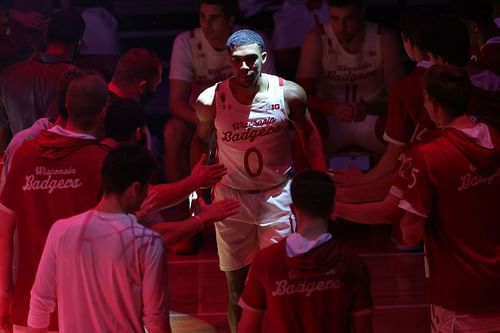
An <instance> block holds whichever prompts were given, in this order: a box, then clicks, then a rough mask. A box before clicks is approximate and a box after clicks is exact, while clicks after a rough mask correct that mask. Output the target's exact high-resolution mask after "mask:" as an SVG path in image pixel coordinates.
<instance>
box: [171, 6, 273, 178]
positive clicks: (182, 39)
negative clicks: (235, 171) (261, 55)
mask: <svg viewBox="0 0 500 333" xmlns="http://www.w3.org/2000/svg"><path fill="white" fill-rule="evenodd" d="M236 10H237V8H236V6H235V4H234V3H233V1H230V0H202V1H200V7H199V22H200V27H198V28H195V29H192V30H189V31H184V32H182V33H180V34H179V35H178V36H177V37H176V38H175V41H174V45H173V47H172V57H171V66H170V74H169V85H170V86H169V111H170V114H171V116H172V117H171V118H170V119H169V120H168V122H167V123H166V125H165V128H164V131H163V134H164V146H165V152H164V153H165V155H164V156H165V173H166V177H167V180H168V181H170V182H173V181H177V180H180V179H182V178H184V177H186V176H187V175H189V171H190V168H189V149H186V147H189V146H190V145H191V140H192V138H193V135H194V132H195V127H196V114H195V112H194V106H195V103H196V98H197V97H198V95H199V94H200V93H201V92H202V91H203V90H205V89H206V88H208V87H210V86H211V85H213V84H215V83H216V82H219V81H222V80H225V79H227V78H229V77H230V76H231V75H232V73H231V65H230V64H229V62H228V61H227V54H226V40H227V38H228V37H229V36H230V35H231V34H232V33H233V32H234V31H236V30H237V29H236V27H235V25H234V19H235V15H236ZM264 72H266V73H274V63H273V61H269V62H267V63H266V65H265V66H264Z"/></svg>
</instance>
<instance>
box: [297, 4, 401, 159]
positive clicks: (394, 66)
mask: <svg viewBox="0 0 500 333" xmlns="http://www.w3.org/2000/svg"><path fill="white" fill-rule="evenodd" d="M328 4H329V13H330V17H331V21H330V22H328V23H325V24H323V25H322V26H320V27H318V28H317V29H315V30H313V31H311V32H310V33H309V34H308V35H307V36H306V38H305V40H304V44H303V46H302V53H301V59H300V62H299V67H298V69H297V82H299V83H300V84H301V85H302V86H303V87H304V88H305V89H306V91H307V93H308V96H309V104H308V106H309V108H310V109H311V110H312V111H313V112H317V113H319V114H323V115H327V116H328V117H327V119H328V125H329V126H328V127H329V128H328V132H329V134H328V135H327V136H326V139H325V141H324V142H325V149H326V153H327V154H332V153H334V152H337V151H338V150H340V149H342V148H345V147H348V146H359V147H363V148H365V149H367V150H369V151H371V152H376V153H381V152H383V151H384V149H385V144H383V142H382V140H381V135H380V137H377V136H376V133H375V126H376V123H377V119H378V117H379V114H383V113H385V111H386V110H385V109H386V91H387V88H388V87H389V86H390V85H391V84H393V83H395V82H397V81H399V80H400V79H401V78H402V77H403V75H404V69H403V62H402V57H401V45H400V42H399V37H398V36H397V35H396V33H394V32H392V31H390V30H387V29H385V28H383V27H381V26H379V25H378V24H374V23H370V22H365V21H364V19H363V16H364V7H363V4H362V1H361V0H350V1H345V0H344V1H340V0H329V1H328ZM380 134H382V132H380Z"/></svg>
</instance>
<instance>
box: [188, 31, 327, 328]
mask: <svg viewBox="0 0 500 333" xmlns="http://www.w3.org/2000/svg"><path fill="white" fill-rule="evenodd" d="M226 47H227V53H228V56H229V61H230V64H231V67H232V73H233V76H232V77H231V78H230V79H226V80H224V81H221V82H219V83H217V84H215V85H213V86H211V87H210V88H208V89H206V90H204V91H203V93H201V94H200V96H199V97H198V101H197V104H196V114H197V116H198V127H197V137H196V138H195V139H196V140H195V141H194V143H195V144H197V145H200V146H201V147H197V148H198V149H200V150H205V151H207V150H208V147H213V145H214V142H212V140H213V138H214V137H215V138H216V139H217V154H218V160H219V162H220V163H222V164H223V165H224V166H225V167H226V169H227V175H225V176H224V177H223V178H222V180H221V181H220V182H219V183H217V185H216V186H215V188H214V199H215V200H221V199H228V198H232V199H236V200H239V201H240V202H241V205H242V207H241V210H240V213H239V214H237V215H235V216H233V217H230V218H227V219H225V220H223V221H221V222H218V223H216V224H215V229H216V234H217V247H218V252H219V262H220V268H221V270H222V271H224V272H225V273H226V279H227V283H228V291H229V306H228V317H229V324H230V327H231V330H232V332H235V331H236V325H237V321H238V319H239V315H240V311H241V310H240V308H239V307H238V304H237V302H238V299H239V296H240V294H241V291H242V290H243V285H244V281H245V279H246V276H247V272H248V268H249V265H250V264H251V263H252V261H253V258H254V256H255V254H256V253H257V251H258V250H259V248H264V247H266V246H268V245H270V244H272V243H276V242H278V241H279V240H280V239H282V238H283V237H285V236H286V235H288V234H289V233H290V228H291V225H290V217H291V213H290V210H289V204H290V186H289V185H290V184H289V179H288V176H289V175H288V174H289V171H290V169H291V167H292V154H291V142H290V136H289V133H288V129H289V123H292V124H293V125H294V127H295V131H296V133H297V138H298V140H297V145H299V147H301V149H302V150H303V154H304V156H306V157H307V161H308V163H309V165H311V167H312V168H314V169H318V170H325V169H326V166H325V162H324V159H323V154H322V145H321V139H320V137H319V133H318V132H317V130H316V127H315V126H314V123H313V122H312V120H311V118H310V117H309V114H308V112H307V108H306V102H307V97H306V94H305V92H304V90H303V89H302V88H301V87H300V86H299V85H297V84H296V83H294V82H291V81H287V80H283V79H282V78H279V77H277V76H274V75H269V74H264V73H262V66H263V64H264V63H265V62H266V60H267V53H266V52H265V51H262V50H263V49H265V47H264V42H263V40H262V37H261V36H260V35H259V34H257V33H256V32H254V31H251V30H246V29H245V30H239V31H236V32H235V33H233V34H232V35H231V36H230V37H229V39H228V41H227V43H226ZM202 147H203V148H202Z"/></svg>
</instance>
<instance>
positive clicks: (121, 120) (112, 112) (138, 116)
mask: <svg viewBox="0 0 500 333" xmlns="http://www.w3.org/2000/svg"><path fill="white" fill-rule="evenodd" d="M143 126H144V109H143V108H142V106H141V105H140V104H139V103H137V102H135V101H132V100H128V99H123V98H118V99H115V100H113V101H112V102H111V103H110V104H109V107H108V110H107V112H106V117H105V118H104V130H105V132H106V137H108V138H111V139H114V140H116V141H118V142H129V141H130V140H132V139H133V138H134V135H135V133H136V131H137V129H138V128H142V127H143Z"/></svg>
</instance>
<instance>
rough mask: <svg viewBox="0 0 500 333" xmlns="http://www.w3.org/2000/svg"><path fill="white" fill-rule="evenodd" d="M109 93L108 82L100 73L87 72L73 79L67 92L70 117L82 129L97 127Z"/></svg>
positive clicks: (67, 107) (67, 108) (67, 106)
mask: <svg viewBox="0 0 500 333" xmlns="http://www.w3.org/2000/svg"><path fill="white" fill-rule="evenodd" d="M108 95H109V93H108V89H107V85H106V82H105V81H104V79H103V78H102V77H101V76H99V75H96V74H87V75H84V76H82V77H78V78H76V79H74V80H72V81H71V82H70V84H69V87H68V91H67V92H66V103H65V105H66V110H67V112H68V119H69V120H71V121H72V123H73V124H75V125H77V126H78V127H79V128H80V129H81V130H91V129H93V128H95V126H96V125H98V124H96V122H97V120H98V119H99V116H100V115H101V112H102V111H103V110H104V108H105V106H106V104H107V101H108Z"/></svg>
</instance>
